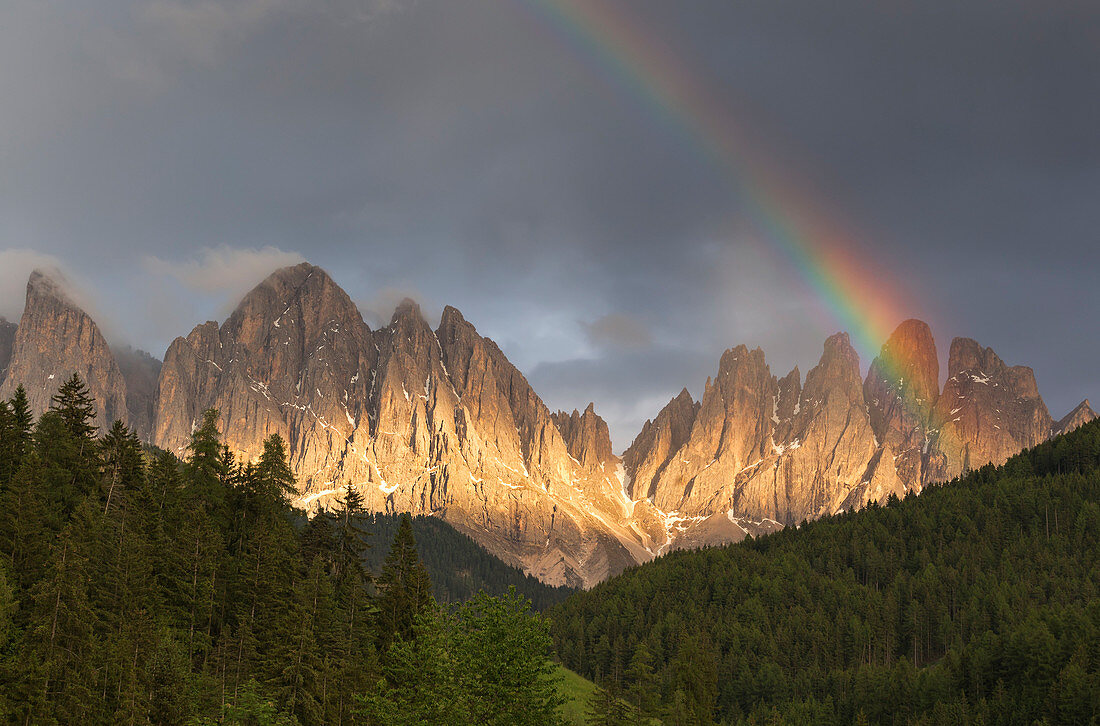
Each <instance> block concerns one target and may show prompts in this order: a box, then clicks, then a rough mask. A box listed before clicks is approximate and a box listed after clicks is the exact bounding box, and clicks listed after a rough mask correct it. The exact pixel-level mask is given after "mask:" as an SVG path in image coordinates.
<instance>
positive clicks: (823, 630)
mask: <svg viewBox="0 0 1100 726" xmlns="http://www.w3.org/2000/svg"><path fill="white" fill-rule="evenodd" d="M551 617H552V619H553V621H554V626H553V634H554V640H555V643H556V646H557V651H558V653H559V655H560V656H561V658H562V660H563V662H564V663H565V665H567V666H568V667H570V668H572V669H574V670H576V671H577V672H579V673H581V674H583V675H586V676H589V677H592V678H595V679H597V680H599V681H602V682H604V683H606V684H610V686H611V687H613V688H614V689H615V690H617V691H621V692H623V693H625V694H626V695H627V696H628V697H630V698H632V699H633V700H634V701H635V702H637V703H640V704H641V705H642V706H643V710H650V711H661V712H663V715H664V716H665V723H668V724H709V723H712V722H720V723H730V724H734V723H736V724H744V723H757V724H765V723H766V724H784V723H786V724H803V723H821V724H837V725H840V724H853V723H868V724H1033V723H1044V724H1090V723H1092V724H1095V723H1097V714H1100V423H1092V424H1088V425H1086V426H1084V427H1082V428H1081V429H1079V430H1078V431H1076V432H1074V433H1071V434H1067V435H1065V436H1062V437H1059V438H1057V439H1054V440H1052V441H1049V442H1047V443H1044V444H1042V445H1040V446H1038V447H1036V448H1034V449H1032V450H1030V451H1026V452H1024V453H1022V454H1020V455H1018V456H1016V457H1014V458H1012V459H1011V460H1009V461H1008V463H1007V464H1006V465H1004V466H1003V467H1000V468H993V467H991V466H987V467H984V468H982V469H980V470H978V471H975V472H972V473H970V474H968V475H966V476H964V477H962V478H961V479H957V480H955V481H952V482H950V483H948V484H944V485H942V486H937V487H933V488H931V489H929V490H926V491H925V493H924V494H922V495H920V496H919V497H918V496H910V497H906V498H905V499H904V500H901V501H899V500H897V499H896V498H891V500H890V501H889V502H888V503H887V504H885V505H884V506H876V505H871V506H870V507H868V508H867V509H866V510H863V511H860V512H855V513H848V514H843V515H839V516H835V517H829V518H826V519H822V520H819V521H815V522H810V523H804V524H803V525H802V526H801V527H799V528H797V529H795V528H791V529H787V530H784V531H782V532H779V533H777V534H773V535H770V536H766V537H763V538H760V539H758V540H755V541H754V540H747V541H745V542H744V543H741V544H739V545H732V546H728V547H723V548H714V549H704V550H700V551H692V552H674V553H672V554H670V555H668V556H666V557H663V558H660V559H658V560H656V561H655V562H653V563H650V564H647V565H643V566H640V567H637V568H634V569H632V570H629V571H627V572H626V573H624V574H623V575H621V576H620V577H618V578H615V579H613V580H611V581H609V582H606V583H603V584H601V585H599V586H597V587H595V588H593V589H592V590H591V591H589V592H583V593H578V594H576V595H574V596H572V597H570V598H569V599H568V600H566V601H565V602H564V603H563V604H562V605H560V606H558V607H557V608H555V609H554V610H552V611H551ZM661 702H663V703H666V704H670V705H669V706H668V707H667V708H660V707H658V706H657V705H656V704H657V703H661Z"/></svg>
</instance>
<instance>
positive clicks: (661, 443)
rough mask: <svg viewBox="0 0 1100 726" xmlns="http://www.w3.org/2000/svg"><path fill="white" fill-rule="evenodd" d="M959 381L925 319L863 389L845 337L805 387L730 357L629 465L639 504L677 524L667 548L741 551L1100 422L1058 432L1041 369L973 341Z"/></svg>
mask: <svg viewBox="0 0 1100 726" xmlns="http://www.w3.org/2000/svg"><path fill="white" fill-rule="evenodd" d="M948 373H949V377H948V380H947V384H946V385H945V387H944V389H943V391H942V393H941V392H940V390H939V363H938V358H937V353H936V345H935V341H934V339H933V337H932V333H931V330H930V329H929V328H928V326H927V325H926V324H925V323H923V322H921V321H919V320H907V321H905V322H904V323H902V324H901V325H900V326H898V328H897V330H895V332H894V333H893V334H892V335H891V336H890V338H889V339H888V340H887V341H886V343H885V344H884V345H883V347H882V350H881V351H880V353H879V355H878V356H877V357H876V358H875V359H874V360H873V361H872V362H871V365H870V368H869V370H868V374H867V376H866V378H865V379H864V380H862V381H861V380H860V376H859V360H858V357H857V356H856V353H855V351H854V350H853V349H852V347H851V345H850V344H849V341H848V338H847V336H846V335H843V334H838V335H834V336H832V337H831V338H829V339H828V340H827V341H826V343H825V347H824V351H823V353H822V356H821V359H820V361H819V362H818V364H817V365H816V366H815V367H814V368H813V369H812V370H811V371H810V372H809V374H808V375H807V376H806V382H805V385H800V380H799V374H798V370H797V369H796V370H794V371H792V372H791V373H789V374H788V375H787V376H785V377H783V378H781V379H777V378H775V377H774V376H772V375H771V374H770V372H769V370H768V367H767V365H766V364H765V360H764V354H763V353H762V352H761V351H759V350H754V351H748V350H747V349H746V348H745V347H744V346H741V347H738V348H734V349H731V350H728V351H726V353H725V354H724V355H723V356H722V359H721V361H720V363H719V368H718V375H717V376H716V377H715V378H714V379H712V380H708V382H707V385H706V388H705V390H704V393H703V397H702V400H701V401H700V402H699V403H698V404H694V403H693V402H692V401H691V399H690V396H688V395H687V392H686V391H685V392H683V393H682V394H681V395H680V396H678V397H677V398H676V399H673V401H671V402H670V403H669V404H668V406H666V407H665V408H664V409H663V410H662V411H661V412H660V413H659V414H658V415H657V417H656V418H654V419H653V421H649V422H646V424H645V426H643V428H642V431H641V433H640V434H639V435H638V437H637V438H636V439H635V441H634V443H633V444H632V445H631V447H630V448H629V449H628V450H627V451H626V453H625V454H624V456H623V460H624V462H625V466H626V472H627V476H628V478H629V480H630V482H631V493H632V496H634V497H636V498H640V497H648V498H649V499H650V501H651V502H652V504H653V505H654V506H655V507H656V508H658V509H659V510H660V512H661V513H662V515H663V516H664V517H665V518H666V520H667V519H671V520H674V524H673V525H672V527H671V530H670V531H671V532H672V540H671V541H670V543H669V547H672V548H675V547H677V546H687V545H691V546H697V545H699V544H715V543H719V542H726V541H736V540H737V539H740V538H742V537H744V536H745V534H747V533H752V534H756V533H758V532H759V531H761V530H760V528H761V527H762V526H765V527H770V526H778V525H791V524H795V523H798V522H800V521H802V520H804V519H812V518H814V517H819V516H822V515H825V514H831V513H834V512H838V511H842V510H847V509H853V508H859V507H862V506H865V505H866V504H868V503H869V502H880V501H884V500H885V499H886V498H888V497H889V496H890V495H898V496H904V495H905V494H906V493H908V492H920V491H921V489H922V488H923V487H925V486H927V485H928V484H929V483H934V482H940V481H945V480H947V479H950V478H952V477H955V476H958V475H959V474H961V473H964V472H966V471H968V470H970V469H973V468H976V467H979V466H982V465H984V464H987V463H1002V462H1004V461H1005V460H1006V459H1007V458H1008V457H1010V456H1012V455H1013V454H1015V453H1017V452H1019V451H1020V450H1022V449H1024V448H1027V447H1030V446H1034V445H1035V444H1037V443H1039V442H1041V441H1043V440H1045V439H1046V438H1048V437H1049V436H1050V435H1051V434H1052V433H1058V432H1061V431H1064V430H1069V429H1070V428H1071V427H1074V426H1079V425H1081V424H1082V423H1085V422H1087V421H1089V420H1091V419H1092V418H1094V417H1095V415H1096V414H1095V413H1093V412H1092V410H1091V408H1089V407H1088V404H1087V401H1086V402H1084V403H1083V404H1082V405H1081V406H1078V407H1077V408H1076V409H1074V411H1072V412H1071V413H1070V414H1069V415H1067V416H1066V418H1065V419H1063V421H1061V422H1058V423H1057V424H1054V423H1052V422H1051V419H1050V416H1049V414H1048V413H1047V409H1046V406H1045V405H1044V404H1043V401H1042V398H1040V396H1039V394H1038V390H1037V389H1036V385H1035V377H1034V374H1033V373H1032V371H1031V369H1030V368H1026V367H1023V366H1016V367H1009V366H1006V365H1005V364H1004V363H1003V362H1002V361H1001V360H1000V358H998V357H997V356H996V354H995V353H993V351H992V350H989V349H987V348H982V347H981V346H979V345H978V344H977V343H975V342H974V341H972V340H968V339H956V340H955V341H954V342H953V343H952V346H951V355H950V366H949V371H948ZM685 431H687V433H686V434H685V433H684V432H685ZM727 520H728V522H730V523H733V525H734V526H733V527H730V526H728V525H727V523H726V522H727Z"/></svg>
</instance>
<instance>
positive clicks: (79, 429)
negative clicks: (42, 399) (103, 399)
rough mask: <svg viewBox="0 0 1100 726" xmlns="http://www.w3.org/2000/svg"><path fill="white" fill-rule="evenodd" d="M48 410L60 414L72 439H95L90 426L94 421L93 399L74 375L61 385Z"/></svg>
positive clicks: (93, 430) (92, 427)
mask: <svg viewBox="0 0 1100 726" xmlns="http://www.w3.org/2000/svg"><path fill="white" fill-rule="evenodd" d="M50 410H52V411H57V412H58V414H60V416H61V420H62V422H63V423H64V424H65V428H67V429H68V430H69V433H71V434H72V435H73V437H74V438H76V439H85V440H92V439H94V438H95V432H96V427H95V426H94V425H93V424H92V421H94V420H95V399H93V398H92V396H91V394H90V393H89V392H88V387H87V386H85V385H84V381H82V380H81V379H80V376H78V375H77V374H76V373H74V374H72V375H71V376H69V378H68V380H66V381H65V382H64V383H62V384H61V388H59V389H58V391H57V393H56V394H54V396H53V398H52V399H51V403H50Z"/></svg>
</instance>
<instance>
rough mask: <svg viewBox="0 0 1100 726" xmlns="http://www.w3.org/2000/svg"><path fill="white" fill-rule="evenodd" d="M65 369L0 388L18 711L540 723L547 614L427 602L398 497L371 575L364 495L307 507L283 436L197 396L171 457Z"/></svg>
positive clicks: (262, 720) (3, 656)
mask: <svg viewBox="0 0 1100 726" xmlns="http://www.w3.org/2000/svg"><path fill="white" fill-rule="evenodd" d="M94 416H95V409H94V407H93V402H92V400H91V399H90V397H89V395H88V392H87V389H86V388H85V386H84V385H83V383H82V382H81V381H80V379H79V378H78V377H76V376H73V377H72V378H71V379H69V380H68V381H67V382H66V383H65V384H64V385H63V386H62V387H61V389H60V391H59V392H58V394H57V396H56V397H55V398H54V401H53V405H52V406H51V409H50V410H49V411H48V412H47V413H45V414H43V415H42V416H41V418H40V419H39V420H38V421H37V422H36V421H33V420H32V416H31V415H30V410H29V407H28V404H27V400H26V396H25V393H24V392H23V391H22V389H20V390H19V391H17V392H16V394H15V396H14V397H13V399H12V400H10V401H5V402H2V403H0V717H2V720H3V721H4V722H7V723H13V724H36V725H37V724H193V725H205V724H278V725H280V726H286V725H291V724H301V725H303V726H305V725H306V724H379V725H382V724H394V725H397V724H430V723H443V722H446V723H449V724H456V725H459V724H499V725H500V726H504V725H505V724H548V723H549V724H553V723H557V722H558V720H559V716H558V715H557V709H558V706H559V700H560V699H559V697H558V695H557V690H556V684H555V682H554V678H553V677H552V673H553V670H554V666H553V665H552V663H551V662H550V660H549V654H550V646H551V641H550V635H549V624H548V622H547V621H546V620H545V619H543V618H542V617H540V616H537V615H534V614H533V613H532V612H531V610H530V603H529V602H528V601H527V600H526V599H525V598H524V597H522V596H521V595H518V594H516V592H515V590H511V591H509V592H507V593H505V594H504V595H503V596H501V597H492V596H489V595H487V594H485V593H483V592H482V593H478V594H476V595H474V596H473V597H472V598H471V599H469V600H467V601H465V602H464V603H462V604H461V605H458V606H456V607H450V608H444V607H442V606H440V605H438V604H437V601H436V598H435V596H434V594H433V587H432V583H431V582H430V579H429V575H428V571H427V570H426V569H425V567H424V565H423V563H422V562H421V560H420V557H419V555H418V553H417V545H416V542H415V537H414V534H413V527H412V525H411V523H410V521H409V519H408V518H404V519H402V520H401V522H400V523H399V524H397V526H396V527H395V528H393V537H394V538H393V544H392V546H390V547H389V549H388V553H387V555H386V556H385V558H384V560H383V561H382V562H381V563H380V565H381V566H380V568H379V572H378V575H377V577H375V576H374V575H373V573H372V571H371V569H370V568H369V567H368V566H367V565H366V564H365V560H364V552H365V551H366V549H367V546H368V539H369V537H368V531H367V529H366V525H367V524H369V523H370V522H371V520H370V519H367V518H364V517H363V516H362V515H363V512H362V511H361V502H360V500H359V497H358V495H357V493H356V491H355V490H354V489H352V488H350V487H349V488H348V490H347V492H346V495H345V497H344V499H343V502H342V506H341V508H340V509H339V510H338V511H336V512H333V513H330V514H328V515H326V516H321V517H314V518H313V519H312V520H309V521H308V522H306V521H305V520H304V518H303V517H302V516H301V513H300V512H297V511H296V510H293V509H292V508H291V507H290V504H289V500H290V497H291V496H293V495H294V494H295V493H296V492H295V488H294V478H293V475H292V473H291V470H290V467H289V465H288V463H287V456H286V450H285V444H284V443H283V441H282V440H281V439H280V438H279V437H278V436H272V437H271V438H269V439H268V440H267V441H266V442H265V444H264V451H263V455H262V457H261V458H260V459H259V460H258V461H256V462H252V463H246V464H245V463H241V462H238V461H235V460H234V457H233V455H232V454H231V453H230V452H229V451H228V449H227V448H226V447H225V446H223V445H222V443H221V439H220V434H219V431H218V429H217V425H216V423H217V412H216V411H208V412H207V413H206V414H205V415H204V417H203V420H202V422H201V425H199V426H198V427H197V428H196V429H195V431H194V433H193V435H192V439H191V443H190V446H189V449H188V451H187V454H186V456H185V457H184V458H183V459H182V460H180V459H178V458H176V457H175V456H173V455H172V454H169V453H167V452H163V451H150V450H147V449H144V448H143V447H142V445H141V443H140V442H139V441H138V439H137V437H136V436H135V435H134V434H133V433H132V432H131V431H129V430H128V429H127V428H126V427H125V426H123V425H122V424H121V423H116V424H115V425H114V426H113V427H111V429H110V430H109V431H107V432H105V433H104V434H103V435H102V436H100V435H98V434H99V432H97V431H96V430H95V428H94V427H93V426H92V425H91V423H90V422H91V421H92V420H93V419H94Z"/></svg>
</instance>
